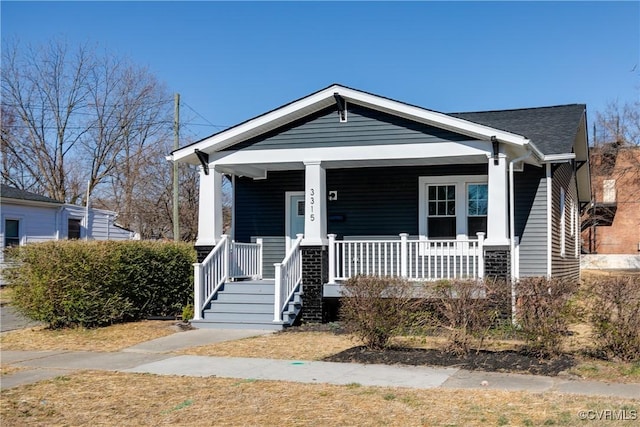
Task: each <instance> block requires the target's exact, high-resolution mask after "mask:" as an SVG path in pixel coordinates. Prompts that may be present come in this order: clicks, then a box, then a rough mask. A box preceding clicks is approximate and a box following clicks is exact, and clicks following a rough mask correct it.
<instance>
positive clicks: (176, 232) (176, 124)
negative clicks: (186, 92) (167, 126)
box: [173, 93, 180, 242]
mask: <svg viewBox="0 0 640 427" xmlns="http://www.w3.org/2000/svg"><path fill="white" fill-rule="evenodd" d="M178 148H180V94H179V93H176V94H175V98H174V108H173V149H174V150H177V149H178ZM173 240H174V241H176V242H179V241H180V219H179V214H178V163H177V162H173Z"/></svg>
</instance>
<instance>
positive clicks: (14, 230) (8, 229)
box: [4, 218, 20, 248]
mask: <svg viewBox="0 0 640 427" xmlns="http://www.w3.org/2000/svg"><path fill="white" fill-rule="evenodd" d="M19 245H20V220H18V219H10V218H7V219H5V220H4V247H5V248H10V247H12V246H19Z"/></svg>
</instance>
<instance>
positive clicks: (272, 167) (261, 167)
mask: <svg viewBox="0 0 640 427" xmlns="http://www.w3.org/2000/svg"><path fill="white" fill-rule="evenodd" d="M453 158H454V157H453V156H450V157H431V158H420V159H371V160H330V161H323V162H322V165H323V166H324V167H325V169H348V168H374V167H392V166H436V165H448V164H478V163H486V162H487V156H486V155H484V154H482V155H476V156H458V157H455V160H453ZM304 168H305V166H304V163H303V162H302V161H297V162H280V163H262V164H254V165H251V166H249V165H246V164H218V165H216V166H215V169H216V170H217V171H218V172H222V173H226V174H230V175H236V176H246V177H250V178H266V176H267V173H268V172H270V171H286V170H304Z"/></svg>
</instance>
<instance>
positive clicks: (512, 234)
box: [509, 149, 533, 325]
mask: <svg viewBox="0 0 640 427" xmlns="http://www.w3.org/2000/svg"><path fill="white" fill-rule="evenodd" d="M532 154H533V152H532V151H531V150H530V149H527V153H526V154H525V155H524V156H521V157H518V158H515V159H513V160H511V161H510V162H509V256H510V258H511V268H510V270H511V323H512V324H514V325H515V324H516V280H517V279H519V277H518V278H516V275H515V271H514V266H515V265H516V264H515V262H516V256H515V251H516V230H515V228H516V219H515V211H516V208H515V205H516V201H515V189H514V179H513V165H514V164H516V163H517V162H521V161H523V160H526V159H528V158H529V157H530V156H531V155H532Z"/></svg>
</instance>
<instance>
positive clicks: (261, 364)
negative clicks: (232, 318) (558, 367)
mask: <svg viewBox="0 0 640 427" xmlns="http://www.w3.org/2000/svg"><path fill="white" fill-rule="evenodd" d="M268 333H271V332H270V331H261V330H213V329H196V330H191V331H186V332H179V333H175V334H173V335H170V336H167V337H163V338H158V339H155V340H152V341H148V342H145V343H141V344H138V345H136V346H133V347H130V348H127V349H124V350H122V351H120V352H112V353H106V352H102V353H100V352H72V351H3V352H2V354H1V358H2V363H3V364H10V365H13V366H18V367H21V368H26V369H23V370H20V371H18V372H15V373H13V374H9V375H4V376H2V378H1V381H0V387H1V388H2V389H6V388H11V387H16V386H19V385H23V384H31V383H34V382H37V381H42V380H45V379H50V378H54V377H56V376H59V375H68V374H70V373H73V372H77V371H79V370H86V369H91V370H106V371H118V372H135V373H150V374H156V375H181V376H192V377H210V376H216V377H221V378H240V379H256V380H276V381H294V382H302V383H328V384H342V385H344V384H351V383H358V384H360V385H363V386H389V387H410V388H421V389H432V388H439V387H440V388H461V389H490V390H523V391H532V392H538V393H540V392H558V393H573V394H581V395H593V396H598V395H600V396H615V397H623V398H636V399H639V398H640V384H616V383H604V382H595V381H579V380H571V379H566V378H559V377H545V376H534V375H521V374H502V373H494V372H480V371H466V370H462V369H457V368H443V367H427V366H399V365H364V364H357V363H333V362H319V361H302V360H301V361H291V360H273V359H254V358H227V357H207V356H184V355H175V354H171V352H172V351H175V350H179V349H182V348H187V347H192V346H195V345H205V344H211V343H215V342H221V341H229V340H235V339H241V338H246V337H250V336H257V335H264V334H268Z"/></svg>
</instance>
